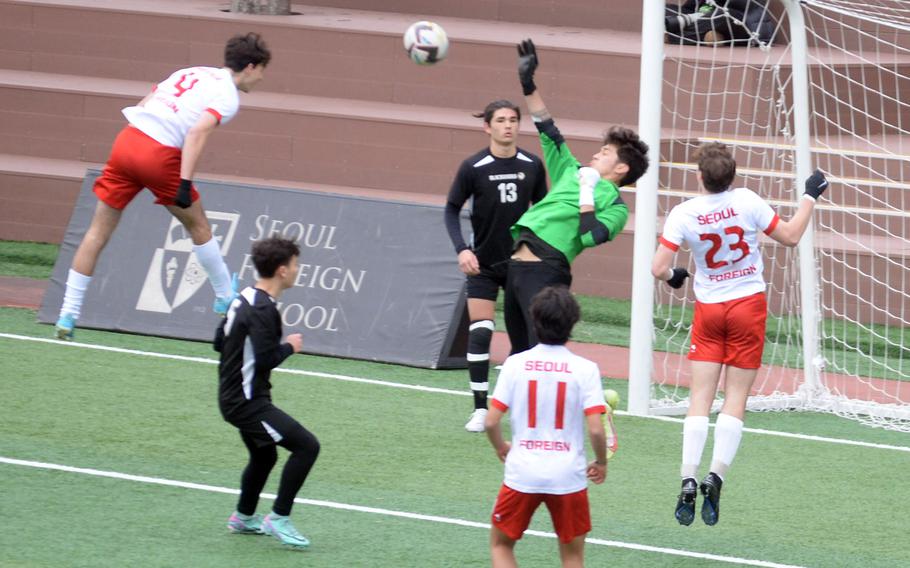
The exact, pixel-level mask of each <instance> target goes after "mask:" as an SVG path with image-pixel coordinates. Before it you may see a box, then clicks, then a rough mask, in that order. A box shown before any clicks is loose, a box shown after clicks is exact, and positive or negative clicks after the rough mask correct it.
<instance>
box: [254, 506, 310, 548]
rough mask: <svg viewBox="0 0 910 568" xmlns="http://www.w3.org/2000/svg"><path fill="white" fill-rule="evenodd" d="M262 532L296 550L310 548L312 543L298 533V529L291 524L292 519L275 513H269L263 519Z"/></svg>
mask: <svg viewBox="0 0 910 568" xmlns="http://www.w3.org/2000/svg"><path fill="white" fill-rule="evenodd" d="M262 532H263V533H264V534H270V535H272V536H274V537H275V538H277V539H278V540H280V541H281V542H282V543H283V544H286V545H288V546H293V547H294V548H306V547H308V546H310V541H309V540H308V539H307V538H306V537H305V536H303V535H302V534H300V533H299V532H297V529H295V528H294V525H292V524H291V518H290V517H282V516H279V515H276V514H275V513H269V514H268V515H266V516H265V518H264V519H262Z"/></svg>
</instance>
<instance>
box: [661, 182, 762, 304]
mask: <svg viewBox="0 0 910 568" xmlns="http://www.w3.org/2000/svg"><path fill="white" fill-rule="evenodd" d="M779 221H780V218H779V217H778V216H777V214H776V213H775V212H774V210H773V209H771V207H770V206H769V205H768V204H767V203H766V202H765V200H764V199H762V198H761V197H759V196H758V195H756V194H755V193H754V192H753V191H751V190H749V189H746V188H744V187H739V188H735V189H729V190H727V191H724V192H721V193H708V194H705V195H699V196H698V197H694V198H692V199H690V200H688V201H684V202H683V203H680V204H679V205H677V206H676V207H674V208H673V209H672V210H671V211H670V214H669V215H668V216H667V220H666V222H665V223H664V230H663V234H662V235H661V237H660V242H661V244H663V245H664V246H666V247H668V248H670V249H671V250H673V251H676V250H678V249H679V247H680V246H681V245H682V244H683V243H687V244H688V245H689V248H690V249H691V250H692V257H693V259H694V260H695V267H696V269H695V297H696V298H697V299H698V301H699V302H703V303H705V304H716V303H719V302H727V301H730V300H735V299H737V298H744V297H746V296H751V295H752V294H757V293H759V292H764V291H765V279H764V276H762V270H763V269H764V263H763V262H762V256H761V251H760V250H759V247H758V238H759V235H758V233H759V232H763V233H765V234H766V235H770V234H771V232H772V231H774V227H776V226H777V223H778V222H779Z"/></svg>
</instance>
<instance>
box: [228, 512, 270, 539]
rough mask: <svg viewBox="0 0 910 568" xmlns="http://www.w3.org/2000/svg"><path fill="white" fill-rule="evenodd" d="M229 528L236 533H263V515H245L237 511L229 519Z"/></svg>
mask: <svg viewBox="0 0 910 568" xmlns="http://www.w3.org/2000/svg"><path fill="white" fill-rule="evenodd" d="M227 528H228V530H229V531H231V532H232V533H234V534H263V533H262V515H244V514H242V513H238V512H236V511H235V512H234V513H233V514H231V518H230V519H228V522H227Z"/></svg>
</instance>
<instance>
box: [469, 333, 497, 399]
mask: <svg viewBox="0 0 910 568" xmlns="http://www.w3.org/2000/svg"><path fill="white" fill-rule="evenodd" d="M493 329H494V323H493V320H478V321H475V322H471V326H470V327H469V328H468V355H467V358H468V374H469V375H470V377H471V392H473V393H474V408H475V409H479V408H486V407H487V391H488V390H489V388H490V387H489V382H488V377H489V374H490V342H491V341H492V339H493Z"/></svg>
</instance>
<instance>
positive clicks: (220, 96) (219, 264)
mask: <svg viewBox="0 0 910 568" xmlns="http://www.w3.org/2000/svg"><path fill="white" fill-rule="evenodd" d="M271 57H272V56H271V53H270V52H269V50H268V48H266V45H265V42H263V41H262V38H261V37H260V36H259V34H256V33H248V34H245V35H237V36H234V37H232V38H231V39H229V40H228V42H227V45H226V46H225V49H224V67H222V68H220V69H219V68H215V67H190V68H187V69H181V70H179V71H175V72H174V73H173V74H171V76H170V77H168V78H167V79H165V80H164V81H162V82H161V83H158V85H157V86H156V87H155V88H154V89H153V90H152V92H151V93H149V94H148V95H146V96H145V98H143V99H142V100H141V101H140V102H139V103H138V104H137V105H136V106H131V107H127V108H125V109H123V114H124V116H125V117H126V119H127V121H129V124H127V126H126V127H125V128H123V130H121V131H120V134H118V135H117V138H116V139H115V140H114V146H113V148H112V149H111V155H110V157H109V158H108V161H107V164H106V165H105V166H104V171H103V172H102V174H101V177H99V178H98V180H97V181H96V182H95V187H94V191H95V194H96V195H97V196H98V204H97V206H96V207H95V213H94V216H93V217H92V222H91V225H90V226H89V228H88V231H87V232H86V234H85V236H84V237H83V238H82V242H81V243H79V248H78V249H76V254H75V256H74V257H73V264H72V267H71V268H70V270H69V274H68V276H67V279H66V291H65V293H64V296H63V306H62V307H61V308H60V317H59V319H58V320H57V326H56V333H57V337H59V338H61V339H72V337H73V328H74V327H75V325H76V321H77V320H78V319H79V316H80V315H81V312H82V302H83V299H84V298H85V291H86V289H87V288H88V286H89V283H90V282H91V280H92V275H93V274H94V273H95V265H96V264H97V262H98V257H99V256H100V255H101V251H103V250H104V247H105V246H106V245H107V243H108V240H110V238H111V235H112V234H113V233H114V230H115V229H116V228H117V224H118V223H119V222H120V217H121V216H122V214H123V209H124V208H126V206H127V205H129V203H130V201H132V200H133V198H134V197H135V196H136V195H137V194H138V193H139V192H140V191H142V189H143V188H145V187H147V188H148V189H149V190H150V191H151V192H152V193H153V194H154V195H155V203H158V204H160V205H164V206H165V207H166V208H167V210H168V211H169V212H170V213H171V215H173V216H174V217H176V218H177V219H178V220H179V221H180V223H181V224H183V226H184V228H185V229H186V231H187V232H188V233H189V235H190V238H191V239H192V241H193V252H194V253H195V255H196V258H197V259H199V263H200V264H201V265H202V267H203V269H204V270H205V272H206V274H208V277H209V280H210V281H211V284H212V288H213V289H214V290H215V303H214V307H213V311H215V312H216V313H219V314H222V315H223V314H224V312H225V310H227V306H228V305H229V304H230V303H231V300H232V299H233V298H234V296H235V294H236V291H235V288H236V284H234V283H232V282H231V275H230V272H229V271H228V268H227V266H226V265H225V263H224V259H223V258H222V256H221V248H220V247H219V245H218V242H217V241H216V240H215V239H214V238H213V237H212V229H211V227H210V226H209V222H208V219H207V218H206V216H205V211H204V210H203V208H202V204H201V202H200V201H199V193H198V192H197V191H196V189H195V188H194V187H193V182H192V179H193V175H194V174H195V173H196V164H197V163H198V161H199V157H200V156H201V155H202V150H203V149H204V148H205V144H206V142H207V141H208V138H209V135H211V134H212V132H213V131H214V130H215V127H216V126H218V125H219V124H224V123H226V122H228V121H229V120H231V119H232V118H233V117H234V115H235V114H237V110H238V108H239V105H240V99H239V96H238V91H243V92H249V91H250V90H251V89H252V88H253V87H254V86H255V85H256V84H257V83H259V81H260V80H262V75H263V72H264V70H265V67H266V65H268V63H269V61H270V60H271Z"/></svg>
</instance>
